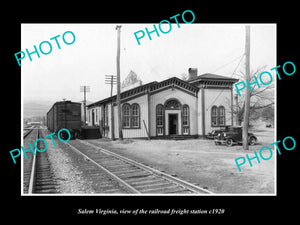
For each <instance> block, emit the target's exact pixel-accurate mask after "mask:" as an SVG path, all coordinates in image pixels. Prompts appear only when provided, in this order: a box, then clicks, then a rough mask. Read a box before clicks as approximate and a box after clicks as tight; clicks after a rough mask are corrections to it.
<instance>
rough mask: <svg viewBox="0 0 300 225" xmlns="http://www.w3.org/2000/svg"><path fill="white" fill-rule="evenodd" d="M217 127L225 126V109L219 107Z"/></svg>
mask: <svg viewBox="0 0 300 225" xmlns="http://www.w3.org/2000/svg"><path fill="white" fill-rule="evenodd" d="M218 110H219V126H225V107H224V106H222V105H221V106H219V109H218Z"/></svg>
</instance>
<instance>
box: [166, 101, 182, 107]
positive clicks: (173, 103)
mask: <svg viewBox="0 0 300 225" xmlns="http://www.w3.org/2000/svg"><path fill="white" fill-rule="evenodd" d="M165 107H166V109H180V103H179V102H178V100H176V99H170V100H168V101H167V102H166V104H165Z"/></svg>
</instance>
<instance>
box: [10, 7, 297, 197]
mask: <svg viewBox="0 0 300 225" xmlns="http://www.w3.org/2000/svg"><path fill="white" fill-rule="evenodd" d="M188 14H190V15H189V17H188ZM185 15H186V17H185V18H184V17H183V19H181V18H180V17H178V23H174V22H173V21H171V20H170V21H171V22H169V21H166V20H165V21H164V22H163V23H159V24H156V25H154V24H145V23H137V24H122V23H120V24H72V23H71V24H43V23H39V24H26V23H25V24H22V25H21V51H22V52H20V53H19V54H18V55H16V59H17V60H16V64H17V63H20V64H21V65H22V67H21V79H22V82H21V83H22V130H23V143H22V146H23V147H24V149H25V152H24V151H23V152H21V154H20V156H18V157H19V158H21V161H22V177H21V179H22V182H21V186H22V187H21V192H22V195H75V196H76V195H160V196H164V195H175V196H176V195H195V196H198V195H212V196H213V195H233V196H235V195H276V154H273V153H274V151H269V149H271V148H274V146H270V144H271V143H274V142H275V141H276V140H275V129H276V127H275V124H276V123H275V119H276V110H275V109H276V101H275V95H276V71H275V70H274V69H273V70H272V68H274V67H276V66H277V62H276V24H270V23H269V24H198V23H186V22H188V21H191V20H192V17H191V12H186V13H185ZM184 19H185V20H184ZM285 68H286V71H287V72H289V73H291V71H292V69H293V67H292V65H286V67H285ZM247 71H248V72H247ZM249 71H250V74H249ZM264 71H266V72H264ZM247 75H249V77H247ZM247 85H248V86H249V87H247V88H246V86H247ZM247 92H249V99H247ZM245 129H247V136H246V139H244V138H245V137H244V135H245ZM245 140H246V141H245ZM30 144H31V146H34V147H32V148H31V147H30ZM264 146H269V147H266V148H265V149H264V148H263V147H264ZM36 148H37V149H36ZM261 148H263V149H262V150H261V151H259V150H260V149H261ZM255 151H256V152H255ZM34 152H35V154H33V153H34ZM272 152H273V153H272ZM13 155H17V152H14V153H13ZM18 157H17V156H16V157H15V158H14V160H17V159H18Z"/></svg>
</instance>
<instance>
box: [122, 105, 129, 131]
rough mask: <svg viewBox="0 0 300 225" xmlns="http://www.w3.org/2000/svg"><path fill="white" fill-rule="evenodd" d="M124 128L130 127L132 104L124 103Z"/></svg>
mask: <svg viewBox="0 0 300 225" xmlns="http://www.w3.org/2000/svg"><path fill="white" fill-rule="evenodd" d="M122 114H123V123H122V124H123V128H130V105H129V104H124V105H123V107H122Z"/></svg>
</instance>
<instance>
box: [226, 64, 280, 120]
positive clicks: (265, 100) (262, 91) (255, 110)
mask: <svg viewBox="0 0 300 225" xmlns="http://www.w3.org/2000/svg"><path fill="white" fill-rule="evenodd" d="M266 68H267V66H261V67H259V68H257V69H255V70H251V72H250V81H249V83H253V82H254V81H255V80H254V76H256V77H259V75H260V74H261V73H262V72H263V71H265V69H266ZM244 73H245V72H244V71H242V70H240V71H239V72H238V73H237V74H236V76H237V77H238V78H240V81H244V82H245V83H246V81H245V79H244V77H245V74H244ZM262 79H265V80H264V82H265V83H268V81H267V79H269V78H267V77H262ZM251 87H252V92H250V117H249V119H250V121H253V120H255V119H257V118H258V117H262V116H263V114H262V113H263V110H264V109H268V110H273V114H270V117H269V119H271V120H272V119H273V118H274V107H273V106H274V100H275V91H274V90H275V89H274V87H275V85H274V82H272V83H271V84H269V85H267V86H265V85H260V88H259V87H258V86H257V85H251ZM244 96H245V95H244V90H242V91H241V96H239V97H238V107H236V105H233V107H232V108H231V110H232V112H233V114H234V115H235V116H238V118H239V122H240V123H241V122H242V121H243V116H244V110H245V104H244ZM265 112H268V111H265Z"/></svg>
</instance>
